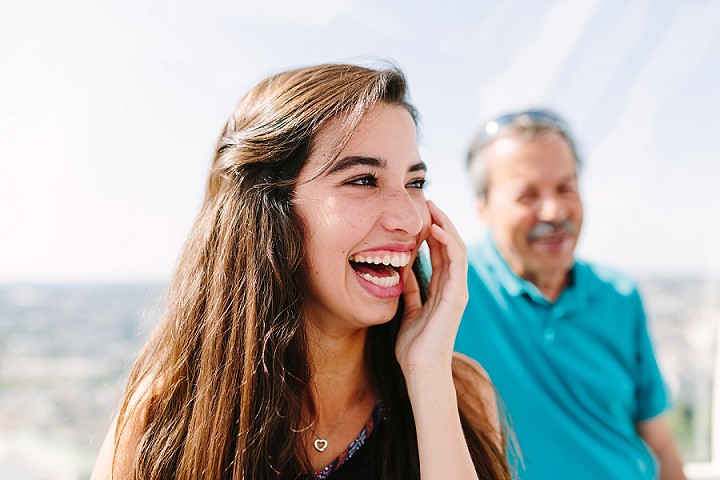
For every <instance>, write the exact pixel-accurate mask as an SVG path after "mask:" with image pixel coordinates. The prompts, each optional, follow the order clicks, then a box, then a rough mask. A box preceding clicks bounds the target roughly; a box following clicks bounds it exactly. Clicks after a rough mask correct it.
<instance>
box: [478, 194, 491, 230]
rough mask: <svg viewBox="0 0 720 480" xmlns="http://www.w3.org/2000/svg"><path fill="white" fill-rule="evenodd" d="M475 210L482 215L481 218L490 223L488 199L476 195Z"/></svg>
mask: <svg viewBox="0 0 720 480" xmlns="http://www.w3.org/2000/svg"><path fill="white" fill-rule="evenodd" d="M475 211H476V212H477V213H478V215H480V219H481V220H482V221H483V222H484V223H485V224H486V225H487V223H488V208H487V200H485V199H484V198H483V197H475Z"/></svg>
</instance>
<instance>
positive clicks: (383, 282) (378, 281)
mask: <svg viewBox="0 0 720 480" xmlns="http://www.w3.org/2000/svg"><path fill="white" fill-rule="evenodd" d="M358 275H360V276H361V277H362V278H364V279H365V280H367V281H368V282H370V283H372V284H375V285H377V286H379V287H385V288H387V287H394V286H395V285H397V284H398V283H400V274H399V273H398V272H393V273H392V275H391V276H389V277H374V276H372V275H370V274H369V273H359V272H358Z"/></svg>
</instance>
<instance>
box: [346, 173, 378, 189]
mask: <svg viewBox="0 0 720 480" xmlns="http://www.w3.org/2000/svg"><path fill="white" fill-rule="evenodd" d="M345 184H346V185H360V186H361V187H374V186H376V185H377V177H376V176H375V175H370V174H367V175H361V176H359V177H355V178H351V179H350V180H348V181H347V182H345Z"/></svg>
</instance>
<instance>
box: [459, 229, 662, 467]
mask: <svg viewBox="0 0 720 480" xmlns="http://www.w3.org/2000/svg"><path fill="white" fill-rule="evenodd" d="M468 260H469V270H468V289H469V292H470V299H469V302H468V305H467V309H466V310H465V313H464V315H463V318H462V322H461V324H460V329H459V331H458V335H457V340H456V343H455V349H456V350H457V351H459V352H462V353H464V354H466V355H468V356H470V357H472V358H474V359H475V360H477V361H478V362H480V364H482V366H483V367H484V368H485V369H486V370H487V371H488V373H489V375H490V377H491V378H492V381H493V383H494V384H495V386H496V388H497V390H498V393H499V394H500V397H501V399H502V401H503V402H504V404H505V408H506V411H507V413H508V414H509V417H510V420H511V424H512V427H513V428H514V430H515V434H516V435H517V439H518V442H519V445H520V449H521V450H522V454H523V460H524V468H523V467H522V466H521V467H520V469H519V476H520V478H521V479H523V480H540V479H542V480H550V479H552V480H557V479H571V478H572V479H574V478H582V479H588V480H592V479H598V480H600V479H602V480H607V479H623V480H631V479H654V478H657V474H658V469H657V465H656V459H655V457H654V455H653V453H652V452H651V451H650V449H649V447H648V446H647V445H646V444H645V443H644V442H643V441H642V439H641V438H640V437H639V436H638V434H637V431H636V428H635V424H636V423H637V422H641V421H643V420H648V419H650V418H652V417H655V416H657V415H659V414H660V413H661V412H663V411H664V410H665V409H667V408H668V407H669V403H670V402H669V396H668V393H667V390H666V387H665V384H664V383H663V380H662V377H661V374H660V371H659V369H658V366H657V362H656V361H655V356H654V354H653V349H652V345H651V342H650V338H649V335H648V331H647V326H646V319H645V312H644V309H643V306H642V301H641V298H640V295H639V293H638V291H637V288H636V286H635V284H634V283H633V282H632V281H630V280H629V279H627V278H626V277H624V276H623V275H621V274H619V273H617V272H614V271H610V270H606V269H601V268H598V267H595V266H592V265H589V264H587V263H583V262H580V261H576V262H575V265H574V267H573V268H572V270H571V273H570V281H569V283H568V286H567V287H566V288H565V289H564V290H563V292H562V293H561V295H560V297H559V298H558V299H557V300H556V301H555V302H551V301H549V300H548V299H547V298H546V297H545V296H544V295H543V294H542V293H541V292H540V291H539V290H538V289H537V288H536V287H535V286H534V285H533V284H532V283H530V282H528V281H526V280H523V279H522V278H520V277H518V276H517V275H515V274H514V273H513V272H512V271H511V270H510V268H509V266H508V265H507V263H506V262H505V261H504V259H503V258H502V257H501V256H500V254H499V252H498V250H497V248H496V246H495V245H494V243H493V241H492V239H491V237H490V235H487V236H486V238H485V239H484V240H483V241H482V242H481V243H480V244H479V245H477V246H476V247H474V248H470V249H469V251H468Z"/></svg>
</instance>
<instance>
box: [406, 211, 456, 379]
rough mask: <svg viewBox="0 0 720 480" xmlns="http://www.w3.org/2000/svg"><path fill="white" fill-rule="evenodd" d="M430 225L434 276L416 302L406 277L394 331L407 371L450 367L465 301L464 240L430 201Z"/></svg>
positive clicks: (417, 293) (417, 294) (415, 287)
mask: <svg viewBox="0 0 720 480" xmlns="http://www.w3.org/2000/svg"><path fill="white" fill-rule="evenodd" d="M427 204H428V209H429V210H430V216H431V221H432V225H431V227H430V233H429V235H428V238H427V244H428V247H429V249H430V263H431V265H432V277H431V279H430V286H429V292H428V299H427V301H426V302H425V304H424V305H423V304H422V303H421V302H420V291H419V287H418V282H417V279H416V278H415V275H414V274H413V273H412V272H408V274H407V275H406V278H405V292H404V293H403V295H404V300H405V315H404V317H403V320H402V324H401V325H400V331H399V332H398V338H397V343H396V345H395V355H396V357H397V359H398V362H399V363H400V367H401V368H402V370H403V372H404V373H405V376H406V378H407V377H408V376H409V375H413V374H418V373H428V374H432V373H436V372H440V371H443V370H444V371H447V372H449V371H450V367H451V362H452V351H453V345H454V343H455V335H456V334H457V329H458V326H459V325H460V318H461V317H462V313H463V310H464V309H465V305H466V304H467V299H468V290H467V257H466V254H465V244H464V243H463V241H462V239H461V238H460V235H459V234H458V232H457V230H456V229H455V226H454V225H453V224H452V222H451V221H450V219H449V218H448V217H447V215H445V214H444V213H443V212H442V211H441V210H440V209H439V208H438V207H437V205H435V204H434V203H433V202H431V201H428V202H427Z"/></svg>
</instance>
